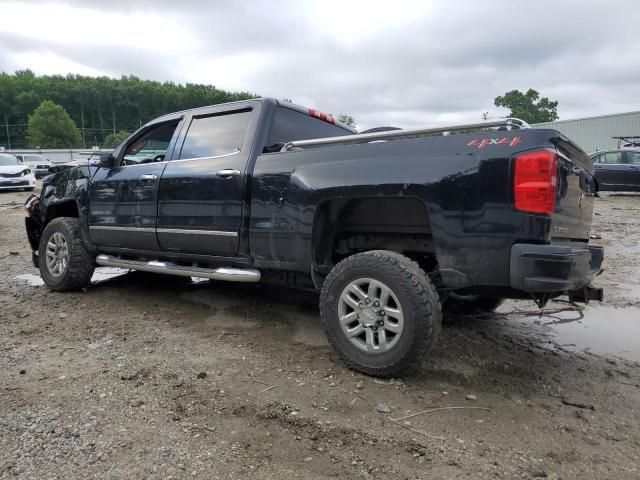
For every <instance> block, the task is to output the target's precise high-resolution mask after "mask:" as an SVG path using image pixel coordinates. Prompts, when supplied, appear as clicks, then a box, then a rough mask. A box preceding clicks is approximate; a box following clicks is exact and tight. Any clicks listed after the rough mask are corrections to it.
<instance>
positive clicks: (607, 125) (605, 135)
mask: <svg viewBox="0 0 640 480" xmlns="http://www.w3.org/2000/svg"><path fill="white" fill-rule="evenodd" d="M531 126H532V127H533V128H553V129H554V130H558V131H559V132H560V133H562V134H564V135H565V136H567V137H569V138H570V139H571V140H573V141H574V142H576V143H577V144H578V145H580V147H582V149H583V150H584V151H585V152H587V153H591V152H594V151H596V150H608V149H612V148H618V140H616V139H615V138H612V137H625V136H640V111H636V112H627V113H614V114H612V115H601V116H598V117H587V118H576V119H574V120H559V121H557V122H546V123H536V124H534V125H531Z"/></svg>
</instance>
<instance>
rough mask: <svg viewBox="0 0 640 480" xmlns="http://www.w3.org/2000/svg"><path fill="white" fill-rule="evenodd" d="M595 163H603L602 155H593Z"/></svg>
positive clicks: (592, 159)
mask: <svg viewBox="0 0 640 480" xmlns="http://www.w3.org/2000/svg"><path fill="white" fill-rule="evenodd" d="M591 161H592V162H593V163H602V155H594V156H593V157H591Z"/></svg>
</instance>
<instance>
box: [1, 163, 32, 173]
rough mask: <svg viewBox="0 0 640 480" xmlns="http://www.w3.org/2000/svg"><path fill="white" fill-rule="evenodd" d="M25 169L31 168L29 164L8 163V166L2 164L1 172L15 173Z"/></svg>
mask: <svg viewBox="0 0 640 480" xmlns="http://www.w3.org/2000/svg"><path fill="white" fill-rule="evenodd" d="M25 170H31V167H29V165H8V166H6V167H3V166H2V165H0V173H11V174H14V173H20V172H23V171H25Z"/></svg>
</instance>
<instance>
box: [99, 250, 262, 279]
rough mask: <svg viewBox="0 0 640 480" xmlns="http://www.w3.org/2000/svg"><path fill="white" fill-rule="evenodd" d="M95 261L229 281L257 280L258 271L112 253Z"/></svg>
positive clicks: (119, 266) (131, 268)
mask: <svg viewBox="0 0 640 480" xmlns="http://www.w3.org/2000/svg"><path fill="white" fill-rule="evenodd" d="M96 263H97V264H98V265H100V266H102V267H117V268H126V269H129V270H139V271H141V272H153V273H165V274H167V275H178V276H181V277H200V278H208V279H210V280H226V281H229V282H259V281H260V271H259V270H255V269H252V268H247V269H245V268H233V267H219V268H215V269H212V268H201V267H183V266H181V265H176V264H175V263H171V262H160V261H158V260H152V261H149V262H142V261H139V260H125V259H123V258H118V257H114V256H112V255H104V254H102V255H98V256H97V257H96Z"/></svg>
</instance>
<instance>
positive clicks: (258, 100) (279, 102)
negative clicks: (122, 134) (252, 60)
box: [152, 97, 358, 133]
mask: <svg viewBox="0 0 640 480" xmlns="http://www.w3.org/2000/svg"><path fill="white" fill-rule="evenodd" d="M247 103H271V104H272V105H278V106H282V107H285V108H289V109H291V110H295V111H297V112H300V113H303V114H305V115H309V116H313V117H316V118H319V119H325V118H327V117H328V118H330V119H331V121H330V122H329V123H333V124H335V125H337V126H339V127H340V128H344V129H345V130H348V131H350V132H351V133H358V131H357V130H356V129H355V128H353V127H350V126H349V125H346V124H344V123H342V122H339V121H338V120H337V119H335V118H334V117H333V116H332V115H330V114H325V113H322V112H319V111H318V110H315V109H312V108H307V107H303V106H302V105H298V104H296V103H293V102H289V101H285V100H278V99H277V98H272V97H256V98H248V99H246V100H237V101H235V102H225V103H217V104H214V105H203V106H201V107H194V108H188V109H185V110H179V111H177V112H171V113H167V114H166V115H162V116H161V117H158V118H155V119H153V120H152V122H153V123H156V122H158V121H162V120H168V119H171V118H173V117H177V116H179V115H182V114H185V113H190V112H195V111H198V110H200V109H203V108H210V107H216V106H219V105H234V104H237V105H243V104H244V105H246V104H247ZM325 121H327V120H325Z"/></svg>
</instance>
